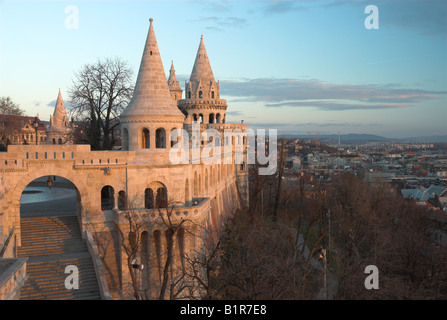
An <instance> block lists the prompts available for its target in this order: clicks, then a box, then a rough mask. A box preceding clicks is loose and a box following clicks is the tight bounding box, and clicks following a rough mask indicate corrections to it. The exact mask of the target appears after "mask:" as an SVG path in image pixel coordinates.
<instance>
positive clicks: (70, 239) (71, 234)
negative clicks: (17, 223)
mask: <svg viewBox="0 0 447 320" xmlns="http://www.w3.org/2000/svg"><path fill="white" fill-rule="evenodd" d="M21 229H22V230H21V233H22V246H21V247H19V248H18V256H19V257H29V260H28V262H27V270H26V272H27V275H28V276H29V279H28V281H27V282H26V284H25V286H24V287H23V288H22V290H21V299H22V300H99V299H101V295H100V291H99V287H98V282H97V279H96V274H95V269H94V266H93V262H92V258H91V257H90V254H89V252H88V249H87V245H86V243H85V241H84V240H83V239H82V236H81V231H80V229H79V224H78V220H77V217H76V216H64V217H38V218H26V219H23V218H22V219H21ZM69 265H75V266H77V267H78V270H79V289H67V288H66V287H65V279H66V278H67V277H69V276H70V275H71V274H70V273H65V268H66V267H67V266H69Z"/></svg>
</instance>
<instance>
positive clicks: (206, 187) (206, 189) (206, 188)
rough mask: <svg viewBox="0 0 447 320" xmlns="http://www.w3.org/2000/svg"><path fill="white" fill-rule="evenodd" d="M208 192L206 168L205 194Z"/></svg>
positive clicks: (206, 171)
mask: <svg viewBox="0 0 447 320" xmlns="http://www.w3.org/2000/svg"><path fill="white" fill-rule="evenodd" d="M207 193H208V169H205V194H207Z"/></svg>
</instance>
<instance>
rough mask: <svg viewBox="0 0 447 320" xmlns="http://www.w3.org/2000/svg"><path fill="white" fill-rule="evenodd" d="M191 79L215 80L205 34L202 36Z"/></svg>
mask: <svg viewBox="0 0 447 320" xmlns="http://www.w3.org/2000/svg"><path fill="white" fill-rule="evenodd" d="M189 81H197V82H200V81H203V82H208V81H212V82H215V80H214V75H213V71H212V70H211V65H210V61H209V59H208V54H207V53H206V49H205V44H204V43H203V35H202V36H200V44H199V49H198V50H197V55H196V61H195V62H194V67H193V68H192V72H191V77H190V78H189Z"/></svg>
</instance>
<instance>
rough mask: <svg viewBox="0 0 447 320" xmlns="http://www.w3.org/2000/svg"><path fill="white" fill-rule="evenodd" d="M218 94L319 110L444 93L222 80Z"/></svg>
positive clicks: (402, 104) (401, 103) (379, 105)
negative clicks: (223, 93)
mask: <svg viewBox="0 0 447 320" xmlns="http://www.w3.org/2000/svg"><path fill="white" fill-rule="evenodd" d="M220 83H221V91H222V92H225V95H227V96H230V97H232V98H231V100H232V101H233V102H262V103H264V105H265V106H267V107H272V108H273V107H314V108H318V109H322V110H353V109H358V110H365V109H393V108H406V107H410V106H412V105H413V104H416V103H421V102H426V101H429V100H433V99H439V98H440V97H441V96H443V95H446V94H447V91H428V90H420V89H413V88H401V87H399V86H397V85H393V86H379V85H374V84H372V85H351V84H330V83H324V82H322V81H319V80H316V79H311V80H299V79H275V78H258V79H246V80H239V81H234V80H221V81H220Z"/></svg>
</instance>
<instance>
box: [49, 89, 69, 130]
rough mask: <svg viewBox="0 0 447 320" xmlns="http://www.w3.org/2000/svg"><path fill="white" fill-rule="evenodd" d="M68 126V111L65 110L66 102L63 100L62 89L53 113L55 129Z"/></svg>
mask: <svg viewBox="0 0 447 320" xmlns="http://www.w3.org/2000/svg"><path fill="white" fill-rule="evenodd" d="M67 124H68V116H67V111H66V110H65V106H64V100H63V99H62V94H61V89H59V94H58V95H57V100H56V107H55V108H54V113H53V123H52V126H53V127H62V126H66V125H67Z"/></svg>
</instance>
